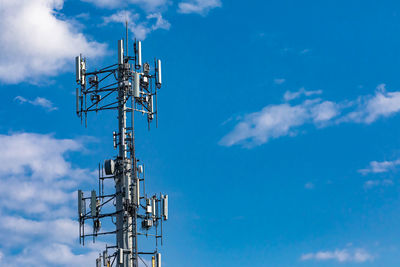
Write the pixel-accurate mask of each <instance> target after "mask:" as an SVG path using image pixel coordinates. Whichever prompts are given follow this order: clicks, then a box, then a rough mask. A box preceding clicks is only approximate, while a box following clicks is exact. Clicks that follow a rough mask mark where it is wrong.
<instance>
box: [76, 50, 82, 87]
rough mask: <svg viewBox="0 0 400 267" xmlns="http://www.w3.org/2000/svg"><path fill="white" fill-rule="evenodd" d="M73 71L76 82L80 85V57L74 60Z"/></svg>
mask: <svg viewBox="0 0 400 267" xmlns="http://www.w3.org/2000/svg"><path fill="white" fill-rule="evenodd" d="M75 69H76V82H77V83H80V82H81V78H82V71H81V70H82V65H81V56H80V55H79V56H77V57H76V58H75Z"/></svg>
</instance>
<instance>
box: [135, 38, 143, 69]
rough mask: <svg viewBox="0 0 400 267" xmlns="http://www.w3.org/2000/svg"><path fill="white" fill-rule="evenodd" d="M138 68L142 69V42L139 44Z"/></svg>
mask: <svg viewBox="0 0 400 267" xmlns="http://www.w3.org/2000/svg"><path fill="white" fill-rule="evenodd" d="M136 66H137V67H138V68H139V69H140V68H141V67H142V42H141V41H138V42H137V61H136Z"/></svg>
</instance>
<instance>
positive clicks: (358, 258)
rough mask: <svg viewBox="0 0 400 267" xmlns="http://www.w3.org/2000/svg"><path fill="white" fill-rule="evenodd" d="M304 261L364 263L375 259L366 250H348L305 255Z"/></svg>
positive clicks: (302, 258) (302, 257)
mask: <svg viewBox="0 0 400 267" xmlns="http://www.w3.org/2000/svg"><path fill="white" fill-rule="evenodd" d="M300 259H301V260H302V261H307V260H317V261H326V260H335V261H338V262H356V263H362V262H366V261H372V260H373V259H374V257H373V256H372V255H371V254H369V253H368V252H367V251H365V250H364V249H355V250H353V251H349V250H347V249H341V250H339V249H337V250H335V251H319V252H316V253H308V254H303V255H302V256H301V258H300Z"/></svg>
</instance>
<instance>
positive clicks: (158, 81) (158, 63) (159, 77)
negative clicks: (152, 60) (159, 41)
mask: <svg viewBox="0 0 400 267" xmlns="http://www.w3.org/2000/svg"><path fill="white" fill-rule="evenodd" d="M161 83H162V79H161V59H159V60H157V83H156V85H157V88H161Z"/></svg>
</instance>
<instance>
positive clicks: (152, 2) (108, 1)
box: [82, 0, 168, 12]
mask: <svg viewBox="0 0 400 267" xmlns="http://www.w3.org/2000/svg"><path fill="white" fill-rule="evenodd" d="M82 1H83V2H88V3H92V4H94V5H96V6H98V7H105V8H118V9H120V8H125V7H127V6H129V5H130V4H134V5H138V6H140V7H141V8H143V9H144V10H145V11H147V12H154V11H159V10H160V9H162V8H164V7H165V6H166V5H167V4H168V1H167V0H82Z"/></svg>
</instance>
